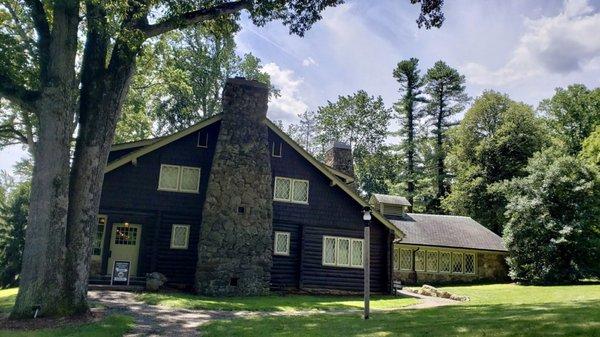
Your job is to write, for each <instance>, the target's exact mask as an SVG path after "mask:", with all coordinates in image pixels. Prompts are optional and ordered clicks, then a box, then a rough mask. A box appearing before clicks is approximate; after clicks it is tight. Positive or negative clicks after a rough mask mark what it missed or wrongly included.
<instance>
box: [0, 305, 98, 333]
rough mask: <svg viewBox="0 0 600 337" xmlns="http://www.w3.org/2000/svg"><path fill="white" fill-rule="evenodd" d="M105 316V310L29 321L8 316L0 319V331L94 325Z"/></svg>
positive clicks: (93, 310)
mask: <svg viewBox="0 0 600 337" xmlns="http://www.w3.org/2000/svg"><path fill="white" fill-rule="evenodd" d="M104 316H105V310H98V309H92V311H91V312H90V313H88V314H85V315H80V316H73V317H62V318H50V317H40V318H35V319H34V318H30V319H18V320H13V319H8V316H7V315H5V316H4V317H0V329H2V330H38V329H47V328H53V329H54V328H62V327H66V326H74V325H75V326H77V325H83V324H87V323H94V322H98V321H100V320H102V319H103V318H104Z"/></svg>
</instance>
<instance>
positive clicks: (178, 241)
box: [171, 225, 190, 249]
mask: <svg viewBox="0 0 600 337" xmlns="http://www.w3.org/2000/svg"><path fill="white" fill-rule="evenodd" d="M189 238H190V225H173V226H172V227H171V249H187V248H188V241H189Z"/></svg>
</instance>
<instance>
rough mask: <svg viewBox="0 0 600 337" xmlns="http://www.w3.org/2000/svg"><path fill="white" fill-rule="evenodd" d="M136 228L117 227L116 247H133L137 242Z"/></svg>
mask: <svg viewBox="0 0 600 337" xmlns="http://www.w3.org/2000/svg"><path fill="white" fill-rule="evenodd" d="M137 230H138V229H137V227H129V226H117V233H116V234H117V235H116V236H115V244H116V245H128V246H135V244H136V242H137Z"/></svg>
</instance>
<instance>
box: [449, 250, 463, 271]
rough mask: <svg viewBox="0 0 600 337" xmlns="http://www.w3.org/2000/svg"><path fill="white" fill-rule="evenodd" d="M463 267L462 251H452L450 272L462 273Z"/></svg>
mask: <svg viewBox="0 0 600 337" xmlns="http://www.w3.org/2000/svg"><path fill="white" fill-rule="evenodd" d="M463 267H464V266H463V253H456V252H452V273H454V274H462V273H463V270H464V268H463Z"/></svg>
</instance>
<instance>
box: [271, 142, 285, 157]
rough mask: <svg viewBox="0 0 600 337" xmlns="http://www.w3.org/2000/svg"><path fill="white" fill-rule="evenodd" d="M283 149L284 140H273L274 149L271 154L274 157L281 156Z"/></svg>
mask: <svg viewBox="0 0 600 337" xmlns="http://www.w3.org/2000/svg"><path fill="white" fill-rule="evenodd" d="M282 150H283V142H273V151H272V152H271V155H272V156H273V157H277V158H281V153H282Z"/></svg>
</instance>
